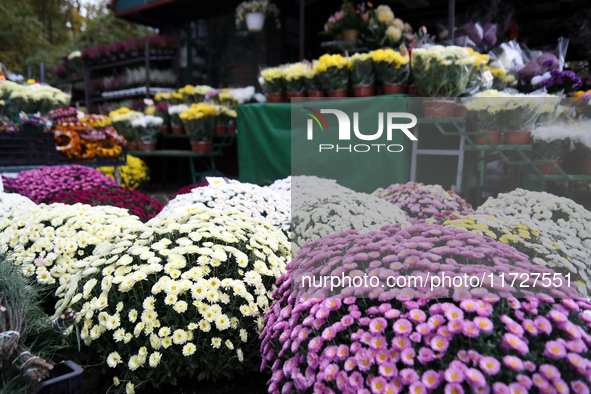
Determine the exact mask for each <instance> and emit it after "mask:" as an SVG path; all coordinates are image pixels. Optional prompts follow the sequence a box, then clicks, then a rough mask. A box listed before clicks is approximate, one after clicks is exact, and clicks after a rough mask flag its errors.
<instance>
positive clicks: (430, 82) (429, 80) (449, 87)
mask: <svg viewBox="0 0 591 394" xmlns="http://www.w3.org/2000/svg"><path fill="white" fill-rule="evenodd" d="M411 67H412V72H413V74H414V77H415V80H416V82H417V85H418V89H419V94H420V95H421V96H423V97H448V98H455V97H458V96H460V95H461V94H462V93H464V92H465V91H466V85H467V83H468V80H469V77H470V72H471V70H472V68H473V67H474V59H473V57H472V56H470V52H469V51H468V50H467V49H466V48H463V47H458V46H454V45H452V46H448V47H444V46H441V45H433V46H431V47H429V48H428V49H425V48H416V49H414V50H413V51H412V60H411ZM455 107H456V103H455V100H449V99H448V100H445V99H436V100H435V99H431V100H425V101H423V109H424V111H425V116H426V117H428V118H445V117H449V116H451V115H452V114H453V112H454V109H455Z"/></svg>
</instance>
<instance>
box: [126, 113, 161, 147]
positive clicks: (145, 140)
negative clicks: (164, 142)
mask: <svg viewBox="0 0 591 394" xmlns="http://www.w3.org/2000/svg"><path fill="white" fill-rule="evenodd" d="M163 122H164V120H163V119H162V118H160V117H158V116H153V115H146V116H144V117H143V118H139V119H135V120H132V121H131V126H132V127H133V128H134V130H135V134H136V136H137V138H138V149H139V150H141V151H144V152H152V151H153V150H154V149H156V139H157V137H158V133H159V132H160V127H161V126H162V123H163Z"/></svg>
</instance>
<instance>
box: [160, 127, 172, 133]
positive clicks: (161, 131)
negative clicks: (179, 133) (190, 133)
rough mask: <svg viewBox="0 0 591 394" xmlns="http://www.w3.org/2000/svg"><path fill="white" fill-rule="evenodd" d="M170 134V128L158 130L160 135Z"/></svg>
mask: <svg viewBox="0 0 591 394" xmlns="http://www.w3.org/2000/svg"><path fill="white" fill-rule="evenodd" d="M169 132H170V128H169V127H168V126H162V127H161V128H160V134H168V133H169Z"/></svg>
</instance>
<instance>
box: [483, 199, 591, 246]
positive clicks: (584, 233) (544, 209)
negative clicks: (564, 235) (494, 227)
mask: <svg viewBox="0 0 591 394" xmlns="http://www.w3.org/2000/svg"><path fill="white" fill-rule="evenodd" d="M478 210H479V211H481V212H489V213H494V212H493V210H498V211H500V212H503V213H504V214H506V215H517V214H524V215H528V216H531V217H532V218H534V219H538V220H540V221H542V222H544V221H552V222H554V223H556V224H558V225H559V226H560V227H563V228H567V229H571V230H573V231H575V232H576V235H577V237H579V238H580V239H581V241H582V242H583V245H585V247H586V248H587V249H591V212H589V211H588V210H586V209H585V208H584V207H583V206H582V205H579V204H577V203H576V202H574V201H573V200H571V199H569V198H565V197H558V196H555V195H553V194H550V193H546V192H532V191H529V190H523V189H515V190H513V191H512V192H510V193H501V194H499V195H498V196H497V197H496V198H492V197H490V198H489V199H488V200H486V202H485V203H484V204H482V205H481V206H480V207H479V208H478Z"/></svg>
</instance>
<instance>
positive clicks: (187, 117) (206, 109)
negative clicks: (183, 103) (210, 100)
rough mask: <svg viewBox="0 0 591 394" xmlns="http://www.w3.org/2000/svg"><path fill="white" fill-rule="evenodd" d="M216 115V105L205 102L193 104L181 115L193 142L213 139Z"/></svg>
mask: <svg viewBox="0 0 591 394" xmlns="http://www.w3.org/2000/svg"><path fill="white" fill-rule="evenodd" d="M215 115H216V107H215V106H213V105H209V104H205V103H199V104H193V105H191V107H189V109H188V110H187V111H185V112H182V113H181V114H180V115H179V117H180V118H181V120H182V122H183V125H184V126H185V131H186V133H187V134H188V135H189V138H190V139H191V142H199V141H211V140H212V139H213V126H214V120H215Z"/></svg>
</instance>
